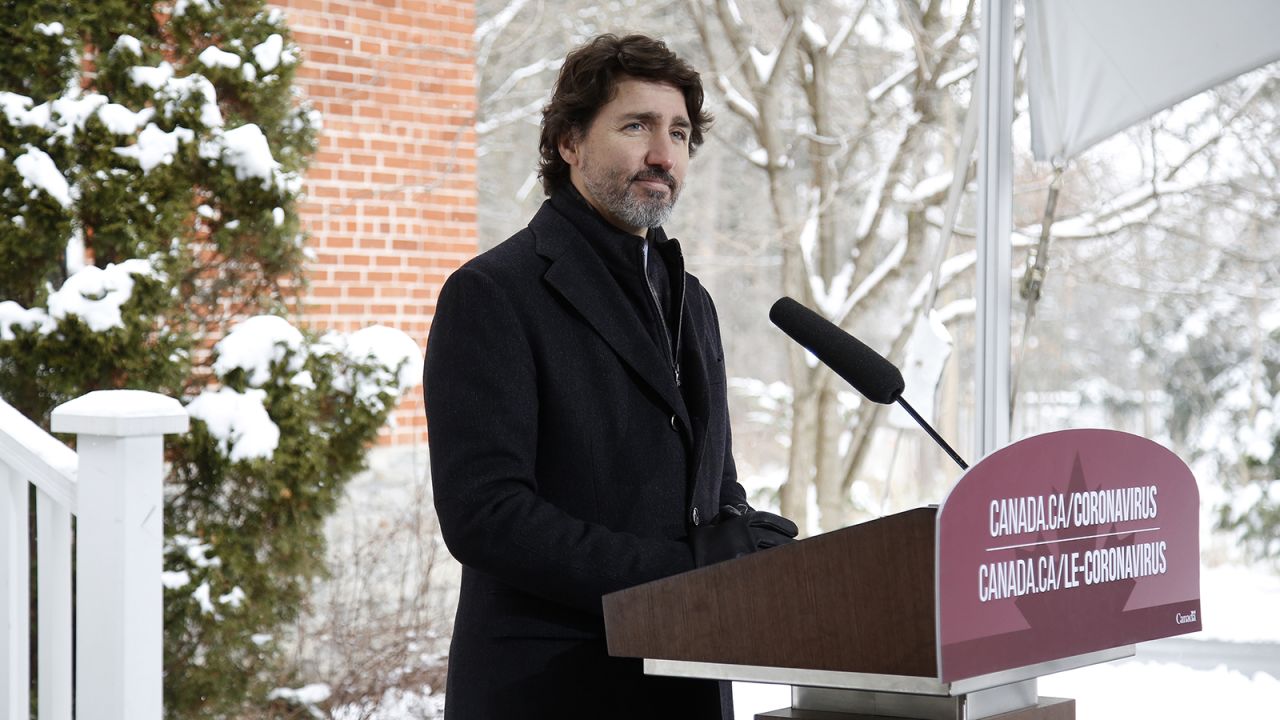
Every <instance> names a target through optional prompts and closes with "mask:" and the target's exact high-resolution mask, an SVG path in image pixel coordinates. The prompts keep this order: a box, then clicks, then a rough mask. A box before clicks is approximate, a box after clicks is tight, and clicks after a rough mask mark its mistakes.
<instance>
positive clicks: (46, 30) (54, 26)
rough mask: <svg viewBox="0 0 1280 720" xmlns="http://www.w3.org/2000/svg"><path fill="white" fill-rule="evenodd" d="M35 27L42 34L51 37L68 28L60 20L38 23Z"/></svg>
mask: <svg viewBox="0 0 1280 720" xmlns="http://www.w3.org/2000/svg"><path fill="white" fill-rule="evenodd" d="M34 29H35V31H36V32H38V33H40V34H41V35H47V36H49V37H54V36H57V35H61V34H62V33H63V32H64V31H65V30H66V28H64V27H63V26H62V23H60V22H51V23H36V26H35V28H34Z"/></svg>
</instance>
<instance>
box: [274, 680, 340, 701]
mask: <svg viewBox="0 0 1280 720" xmlns="http://www.w3.org/2000/svg"><path fill="white" fill-rule="evenodd" d="M332 692H333V691H332V690H331V689H330V688H329V686H328V685H326V684H324V683H312V684H310V685H304V686H302V687H300V688H276V689H275V690H272V691H271V692H269V693H267V699H268V700H284V701H285V702H289V703H293V704H294V705H315V704H316V703H322V702H324V701H325V700H328V699H329V695H331V694H332Z"/></svg>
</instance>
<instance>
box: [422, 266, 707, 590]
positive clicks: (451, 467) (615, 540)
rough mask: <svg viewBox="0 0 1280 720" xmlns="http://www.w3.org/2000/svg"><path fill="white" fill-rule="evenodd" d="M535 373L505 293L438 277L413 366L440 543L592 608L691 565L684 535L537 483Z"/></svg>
mask: <svg viewBox="0 0 1280 720" xmlns="http://www.w3.org/2000/svg"><path fill="white" fill-rule="evenodd" d="M537 383H538V376H537V369H536V366H535V363H534V361H533V355H532V353H531V350H530V344H529V338H528V336H527V335H526V329H525V328H524V327H522V325H521V323H520V320H519V318H518V316H517V314H516V313H515V311H514V309H513V306H512V304H511V302H510V299H509V298H508V297H507V293H506V292H505V291H504V290H503V288H502V287H501V286H500V285H499V283H497V282H495V281H494V279H493V278H491V277H489V276H488V275H486V274H485V273H483V272H482V271H480V270H476V269H473V268H470V267H464V268H462V269H460V270H458V271H457V272H455V273H454V274H453V275H452V276H451V277H450V278H449V280H448V281H447V282H446V283H445V285H444V287H443V288H442V289H441V292H440V297H439V299H438V301H437V305H436V314H435V317H434V319H433V320H432V328H431V335H430V338H429V339H428V343H427V358H426V369H425V377H424V385H425V399H426V412H427V424H428V433H429V440H428V442H429V445H430V451H431V475H432V488H433V493H434V500H435V505H436V512H437V514H438V516H439V519H440V528H441V532H442V534H443V536H444V540H445V544H446V545H447V546H448V548H449V551H450V552H451V553H453V555H454V557H456V558H457V559H458V561H459V562H461V563H463V564H464V565H467V566H469V567H472V568H474V569H476V570H480V571H482V572H484V573H486V574H489V575H491V576H493V577H495V578H497V579H499V580H501V581H503V582H505V583H507V584H509V585H511V586H513V587H515V588H518V589H520V590H523V591H525V592H528V593H531V594H533V595H536V596H539V597H542V598H545V599H548V600H551V601H553V602H558V603H561V604H564V605H569V606H572V607H576V608H579V609H581V610H586V611H589V612H592V613H595V614H601V613H602V607H601V602H600V598H601V596H602V595H604V594H606V593H609V592H613V591H615V590H621V589H623V588H627V587H630V586H632V585H637V584H640V583H643V582H647V581H649V580H654V579H657V578H660V577H666V576H668V575H673V574H675V573H679V572H683V571H685V570H690V569H692V568H693V556H692V553H691V551H690V549H689V546H688V544H687V543H685V542H683V541H680V540H668V539H660V538H643V537H639V536H636V535H631V534H627V533H620V532H614V531H611V530H609V529H608V528H606V527H604V526H602V525H598V524H592V523H588V522H585V521H582V520H579V519H577V518H575V517H572V516H570V515H569V514H567V513H566V512H564V511H563V510H561V509H560V508H559V507H557V506H555V505H553V504H552V503H550V502H548V501H546V500H545V499H543V498H542V497H540V496H539V495H538V482H539V478H538V477H537V473H536V457H537V446H538V388H537Z"/></svg>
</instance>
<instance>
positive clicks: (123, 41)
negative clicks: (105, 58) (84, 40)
mask: <svg viewBox="0 0 1280 720" xmlns="http://www.w3.org/2000/svg"><path fill="white" fill-rule="evenodd" d="M117 52H128V53H133V54H134V55H136V56H137V57H142V41H140V40H138V38H136V37H134V36H132V35H121V36H120V37H118V38H116V44H115V45H112V46H111V51H110V52H109V53H108V54H112V53H117Z"/></svg>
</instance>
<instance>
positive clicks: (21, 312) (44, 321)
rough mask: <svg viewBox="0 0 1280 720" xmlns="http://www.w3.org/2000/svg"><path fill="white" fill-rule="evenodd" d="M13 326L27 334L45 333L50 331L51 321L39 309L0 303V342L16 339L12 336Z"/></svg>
mask: <svg viewBox="0 0 1280 720" xmlns="http://www.w3.org/2000/svg"><path fill="white" fill-rule="evenodd" d="M15 325H17V326H18V327H19V328H21V329H23V330H26V331H28V332H31V331H40V332H41V333H47V332H48V331H49V330H50V329H52V326H53V321H52V320H50V319H49V315H48V313H46V312H45V311H44V310H41V309H40V308H31V309H30V310H28V309H26V308H24V307H22V306H21V305H19V304H18V303H16V302H14V301H12V300H4V301H0V341H4V342H8V341H10V340H13V339H14V338H15V337H16V336H15V335H14V334H13V326H15Z"/></svg>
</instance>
